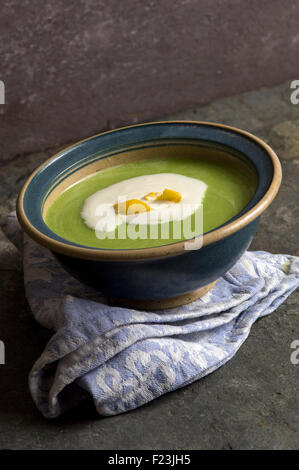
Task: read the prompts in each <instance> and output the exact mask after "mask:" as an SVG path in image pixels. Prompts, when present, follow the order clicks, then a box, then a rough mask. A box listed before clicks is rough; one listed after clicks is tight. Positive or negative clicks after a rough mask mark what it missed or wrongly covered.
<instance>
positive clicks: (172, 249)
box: [17, 121, 281, 308]
mask: <svg viewBox="0 0 299 470" xmlns="http://www.w3.org/2000/svg"><path fill="white" fill-rule="evenodd" d="M161 153H163V156H164V155H169V156H174V155H178V156H182V155H186V153H188V155H190V154H191V155H193V156H194V157H195V158H196V157H197V156H200V155H201V154H203V153H204V154H205V155H214V154H218V153H221V154H222V155H223V156H224V158H225V155H226V156H227V158H231V157H232V156H233V157H234V158H241V159H245V160H247V161H248V164H249V165H253V166H254V168H255V171H256V173H257V176H258V185H257V189H256V192H255V194H254V196H253V198H252V199H251V200H250V202H249V203H248V205H247V206H246V207H245V208H244V209H243V210H242V211H241V212H240V213H239V214H237V216H235V217H234V218H232V219H230V220H228V221H227V222H226V223H225V224H223V225H222V226H220V227H217V228H216V229H214V230H212V231H210V232H208V233H205V234H203V237H202V239H201V242H202V247H201V248H200V249H197V250H186V249H185V242H184V241H179V242H177V243H173V244H169V245H164V246H158V247H154V248H145V249H127V250H118V249H113V250H112V249H100V248H92V247H88V246H83V245H79V244H76V243H74V242H71V241H69V240H66V239H63V238H61V237H60V236H59V235H57V234H55V233H54V232H52V231H51V230H50V228H49V227H48V226H47V225H46V224H45V222H44V220H43V215H44V214H45V212H46V211H47V209H48V207H49V206H50V204H51V203H52V202H53V200H54V199H55V198H56V197H57V196H58V195H59V194H60V193H61V192H62V191H64V190H65V189H66V188H67V187H69V186H70V185H72V184H74V183H75V182H76V181H79V180H80V179H82V178H83V177H85V176H86V175H88V174H91V173H94V172H96V171H98V170H101V169H103V168H107V167H110V166H114V165H119V164H121V163H126V162H131V161H136V160H139V159H147V158H150V159H152V158H159V155H161ZM280 182H281V166H280V163H279V160H278V158H277V156H276V154H275V153H274V151H273V150H272V149H271V148H270V147H269V146H268V145H267V144H265V143H264V142H263V141H262V140H261V139H259V138H257V137H255V136H254V135H251V134H249V133H248V132H245V131H242V130H239V129H236V128H233V127H230V126H226V125H221V124H214V123H207V122H189V121H170V122H155V123H148V124H140V125H135V126H130V127H125V128H121V129H117V130H114V131H109V132H105V133H102V134H98V135H95V136H93V137H90V138H88V139H85V140H82V141H80V142H78V143H76V144H75V145H72V146H71V147H68V148H66V149H65V150H63V151H61V152H59V153H58V154H57V155H54V156H53V157H52V158H50V159H49V160H47V161H46V162H45V163H43V164H42V165H41V166H40V167H39V168H37V170H36V171H34V173H33V174H32V175H31V176H30V177H29V179H28V180H27V182H26V183H25V185H24V187H23V188H22V190H21V192H20V194H19V198H18V202H17V215H18V219H19V221H20V224H21V225H22V227H23V229H24V230H25V231H26V232H27V233H28V234H29V235H30V237H32V238H33V239H34V240H35V241H36V242H37V243H39V244H41V245H43V246H45V247H47V248H48V249H50V250H51V251H52V252H53V253H54V254H55V255H56V257H57V259H58V260H59V261H60V263H61V264H62V265H63V266H64V267H65V269H66V270H67V271H68V272H70V273H71V274H72V275H73V276H74V277H76V278H77V279H79V280H80V281H82V282H84V283H86V284H88V285H90V286H92V287H95V288H96V289H98V290H100V291H101V292H103V293H104V294H105V295H106V296H107V297H108V299H113V301H115V302H116V303H119V304H121V305H127V306H133V307H135V308H167V307H172V306H176V305H182V304H185V303H188V302H190V301H192V300H194V299H195V298H197V297H200V296H201V295H203V294H204V293H205V292H207V291H208V290H209V289H210V288H211V287H212V286H213V285H214V283H215V282H216V281H217V279H218V278H219V277H220V276H222V275H223V274H224V273H225V272H226V271H228V270H229V269H230V268H231V267H232V266H233V265H234V264H235V263H236V261H238V259H239V258H240V256H241V255H242V253H244V251H245V250H246V249H247V248H248V247H249V245H250V243H251V241H252V239H253V236H254V234H255V232H256V230H257V227H258V223H259V219H260V216H261V214H262V213H263V211H264V210H265V209H266V208H267V207H268V206H269V204H270V203H271V201H272V200H273V198H274V197H275V195H276V193H277V191H278V189H279V186H280ZM265 248H266V247H265Z"/></svg>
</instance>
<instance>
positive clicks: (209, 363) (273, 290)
mask: <svg viewBox="0 0 299 470" xmlns="http://www.w3.org/2000/svg"><path fill="white" fill-rule="evenodd" d="M2 228H3V230H4V232H5V234H6V235H7V237H8V238H9V239H10V240H11V241H12V242H13V243H14V244H15V245H16V246H17V247H18V248H19V249H20V250H21V251H22V252H23V257H24V278H25V288H26V295H27V299H28V301H29V304H30V306H31V309H32V312H33V315H34V317H35V318H36V320H37V321H38V322H39V323H40V324H41V325H43V326H45V327H47V328H50V329H52V330H54V331H55V334H54V335H53V337H52V338H51V340H50V341H49V343H48V344H47V346H46V347H45V350H44V352H43V354H42V355H41V357H40V358H39V359H38V360H37V362H36V363H35V364H34V366H33V368H32V370H31V372H30V375H29V387H30V391H31V394H32V397H33V400H34V402H35V403H36V405H37V407H38V409H39V410H40V411H41V412H42V414H43V415H44V416H45V417H46V418H54V417H57V416H59V415H60V414H61V413H63V412H65V411H66V410H69V409H70V408H72V407H74V406H75V405H77V404H78V403H79V402H81V401H82V400H84V399H86V398H88V397H92V399H93V401H94V404H95V407H96V410H97V412H98V413H99V414H100V415H106V416H108V415H115V414H118V413H123V412H125V411H128V410H132V409H134V408H137V407H138V406H141V405H143V404H144V403H147V402H149V401H151V400H153V399H154V398H156V397H159V396H160V395H163V394H164V393H166V392H169V391H171V390H175V389H177V388H179V387H183V386H184V385H187V384H190V383H191V382H193V381H195V380H198V379H199V378H201V377H203V376H205V375H207V374H209V373H211V372H212V371H214V370H215V369H217V368H218V367H220V366H221V365H223V364H224V363H225V362H227V361H228V360H229V359H230V358H231V357H233V356H234V354H235V353H236V351H237V350H238V349H239V347H240V346H241V344H242V343H243V342H244V341H245V339H246V338H247V336H248V334H249V332H250V328H251V325H252V324H253V323H254V322H255V321H256V320H257V319H258V318H260V317H262V316H265V315H268V314H270V313H271V312H273V310H275V309H276V308H277V307H278V306H279V305H280V304H281V303H282V302H283V301H284V300H285V299H286V298H287V297H288V296H289V295H290V294H291V292H292V291H293V290H294V289H295V288H296V287H297V286H298V285H299V258H297V257H294V256H289V255H272V254H270V253H266V252H263V251H258V252H246V253H245V254H244V255H243V256H242V258H241V259H240V261H239V262H238V263H237V264H236V265H235V266H234V267H233V268H232V269H231V270H230V271H229V272H228V273H226V274H225V275H224V276H223V277H222V278H221V279H220V280H219V281H218V283H217V284H216V286H215V287H214V288H213V289H212V290H211V291H210V292H209V293H207V294H206V295H205V296H204V297H202V298H201V299H199V300H196V301H195V302H192V303H190V304H189V305H185V306H183V307H177V308H172V309H168V310H163V311H155V312H145V311H137V310H132V309H127V308H119V307H111V306H108V305H106V304H105V299H104V298H103V297H102V296H101V295H100V294H99V293H97V292H95V291H94V290H92V289H90V288H88V287H86V286H84V285H83V284H81V283H79V282H78V281H76V280H75V279H73V278H72V277H71V276H69V275H68V274H67V273H66V272H65V271H64V270H63V269H62V267H61V266H60V265H59V263H57V261H56V260H55V258H54V256H53V255H52V254H51V252H50V251H48V250H47V249H45V248H43V247H41V246H39V245H38V244H37V243H35V242H34V241H33V240H31V239H30V238H29V237H27V236H26V235H24V236H23V232H22V230H21V228H20V226H19V225H18V222H17V219H16V216H15V214H14V213H13V214H10V215H9V216H8V218H7V220H6V221H5V223H4V224H3V227H2Z"/></svg>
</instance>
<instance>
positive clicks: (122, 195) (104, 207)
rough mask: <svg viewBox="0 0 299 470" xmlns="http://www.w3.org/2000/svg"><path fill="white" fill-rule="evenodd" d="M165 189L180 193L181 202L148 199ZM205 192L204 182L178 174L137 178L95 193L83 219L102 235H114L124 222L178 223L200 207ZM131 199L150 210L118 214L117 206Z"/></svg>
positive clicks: (85, 204)
mask: <svg viewBox="0 0 299 470" xmlns="http://www.w3.org/2000/svg"><path fill="white" fill-rule="evenodd" d="M166 188H168V189H172V190H175V191H177V192H178V193H180V195H181V196H182V197H181V200H180V201H179V202H174V201H167V200H157V199H155V200H153V201H151V200H148V199H146V196H147V195H148V194H149V193H161V192H163V191H164V190H165V189H166ZM206 189H207V185H206V184H205V183H204V182H203V181H200V180H198V179H196V178H190V177H189V176H184V175H179V174H177V173H158V174H153V175H144V176H137V177H135V178H130V179H127V180H124V181H120V182H119V183H115V184H112V185H110V186H108V187H107V188H104V189H101V190H99V191H97V192H96V193H94V194H92V195H91V196H90V197H88V198H87V199H86V200H85V201H84V204H83V208H82V211H81V216H82V218H83V220H84V222H85V223H86V225H87V226H88V227H90V228H92V229H94V230H97V231H101V232H112V231H114V230H115V229H116V227H117V226H118V225H121V224H123V223H128V224H136V225H143V224H157V223H164V222H170V221H179V220H183V219H185V218H186V217H188V216H190V215H192V214H193V213H194V212H195V211H196V210H197V209H198V208H199V206H200V205H201V204H202V201H203V198H204V195H205V192H206ZM129 199H139V200H142V201H146V203H147V204H148V205H149V206H150V209H151V210H150V211H147V212H142V213H139V214H130V215H126V214H118V213H117V212H116V210H115V205H116V204H117V203H119V202H123V201H127V200H129Z"/></svg>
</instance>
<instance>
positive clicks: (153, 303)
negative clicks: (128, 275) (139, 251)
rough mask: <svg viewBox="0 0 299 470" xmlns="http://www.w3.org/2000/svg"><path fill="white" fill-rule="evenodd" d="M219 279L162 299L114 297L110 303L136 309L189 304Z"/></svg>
mask: <svg viewBox="0 0 299 470" xmlns="http://www.w3.org/2000/svg"><path fill="white" fill-rule="evenodd" d="M216 282H217V280H216V281H214V282H211V283H210V284H207V285H206V286H204V287H201V288H200V289H195V290H193V291H191V292H188V293H187V294H182V295H177V296H175V297H170V298H168V299H161V300H136V299H119V298H115V297H114V298H112V299H110V303H111V304H113V305H119V306H120V307H129V308H134V309H136V310H162V309H166V308H173V307H179V306H181V305H186V304H189V303H190V302H193V301H194V300H196V299H199V298H200V297H202V296H203V295H205V294H206V293H207V292H209V290H211V289H212V288H213V287H214V285H215V284H216Z"/></svg>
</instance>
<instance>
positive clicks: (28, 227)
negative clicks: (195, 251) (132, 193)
mask: <svg viewBox="0 0 299 470" xmlns="http://www.w3.org/2000/svg"><path fill="white" fill-rule="evenodd" d="M175 123H181V124H197V125H207V126H212V127H216V128H220V129H225V130H228V131H232V132H235V133H238V134H240V135H241V136H244V137H247V138H249V139H251V140H253V141H254V142H256V143H257V144H258V145H260V146H261V147H262V148H263V149H264V150H265V151H266V153H267V154H268V156H269V157H270V161H271V163H272V167H273V177H272V181H271V183H270V185H269V188H268V189H267V191H266V192H265V194H264V195H263V197H262V198H261V199H260V200H259V201H258V202H257V203H256V204H255V205H254V206H253V207H252V208H251V209H250V210H249V211H246V212H245V213H244V214H242V215H241V216H239V217H238V216H237V217H236V218H234V219H233V220H232V221H231V222H229V223H227V224H224V225H222V226H220V227H219V228H216V229H213V230H212V231H210V232H207V233H205V234H204V235H202V244H201V247H202V248H203V247H204V246H208V245H210V244H212V243H215V242H217V241H219V240H221V239H223V238H226V237H228V236H229V235H232V234H234V233H235V232H237V231H239V230H241V229H242V228H243V227H245V226H246V225H248V224H249V223H251V222H252V221H254V220H255V219H256V218H257V217H259V216H260V215H261V214H262V212H264V210H265V209H266V208H267V207H268V206H269V205H270V204H271V202H272V201H273V199H274V198H275V196H276V194H277V192H278V190H279V187H280V184H281V179H282V170H281V164H280V161H279V159H278V156H277V155H276V153H275V152H274V150H272V148H271V147H270V146H269V145H268V144H266V143H265V142H264V141H263V140H262V139H260V138H259V137H257V136H255V135H253V134H251V133H250V132H248V131H245V130H242V129H238V128H236V127H233V126H230V125H227V124H219V123H215V122H209V121H192V120H170V121H154V122H145V123H140V124H134V125H130V126H124V127H120V128H117V129H112V130H109V131H105V132H100V133H98V134H94V135H92V136H91V137H87V138H85V139H82V140H79V141H77V142H75V143H74V144H72V145H70V146H68V147H65V148H63V149H61V150H60V151H59V152H57V153H55V154H54V155H53V156H52V157H50V158H48V159H47V160H45V161H44V162H43V163H42V164H41V165H39V166H38V167H37V168H36V169H35V170H34V171H33V172H32V173H31V175H30V176H29V177H28V178H27V180H26V181H25V183H24V185H23V187H22V188H21V191H20V192H19V195H18V198H17V205H16V212H17V217H18V220H19V223H20V225H21V227H22V228H23V229H24V231H25V232H26V233H27V234H28V235H29V236H30V237H31V238H32V239H33V240H35V241H37V242H38V243H39V244H40V245H42V246H45V247H46V248H48V249H50V250H52V251H54V252H57V253H60V254H63V255H67V256H71V257H73V258H83V259H89V260H95V261H97V260H98V261H138V260H142V259H151V258H164V257H168V256H175V255H180V254H183V253H190V251H186V250H185V248H184V246H185V243H186V241H187V240H181V241H178V242H174V243H172V244H169V245H161V246H156V247H150V248H138V249H134V248H132V249H101V248H93V247H85V246H78V245H71V244H66V243H63V242H61V241H58V240H55V239H54V238H51V237H49V236H47V235H45V234H43V233H42V232H40V231H39V230H38V229H37V228H36V227H35V226H34V225H32V224H31V222H30V220H29V219H28V218H27V216H26V214H25V210H24V205H23V203H24V196H25V193H26V189H27V187H28V186H29V184H30V182H31V180H32V179H33V178H34V176H35V175H36V174H37V173H38V172H39V171H40V170H41V169H42V168H43V167H45V166H46V165H48V163H49V162H51V161H52V160H54V159H55V158H57V157H58V156H59V155H61V152H63V153H65V152H67V151H69V150H71V149H72V148H73V147H76V146H78V145H79V144H82V143H83V142H86V141H89V140H92V139H94V138H95V137H98V136H101V135H105V134H109V133H113V132H116V131H119V130H124V129H130V128H134V127H141V126H146V125H159V124H175ZM195 238H199V237H195Z"/></svg>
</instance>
